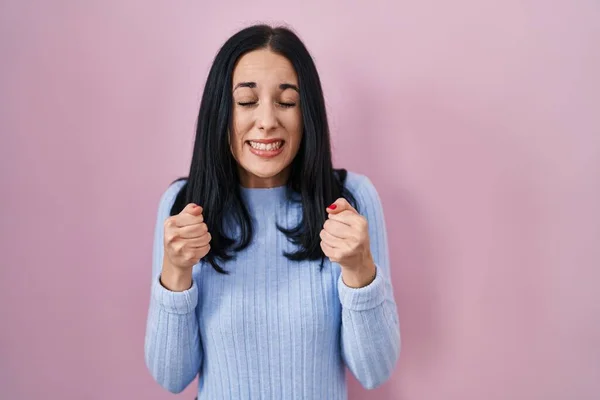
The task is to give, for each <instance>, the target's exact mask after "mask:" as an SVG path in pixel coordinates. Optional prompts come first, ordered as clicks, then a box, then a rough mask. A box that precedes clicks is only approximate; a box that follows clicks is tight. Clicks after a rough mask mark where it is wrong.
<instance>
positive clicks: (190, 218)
mask: <svg viewBox="0 0 600 400" xmlns="http://www.w3.org/2000/svg"><path fill="white" fill-rule="evenodd" d="M210 240H211V236H210V233H209V232H208V227H207V226H206V224H205V223H204V218H203V217H202V207H200V206H198V205H196V204H193V203H190V204H188V205H187V206H185V208H184V209H183V210H181V212H180V213H179V214H177V215H173V216H171V217H169V218H167V219H166V220H165V231H164V247H165V261H168V263H169V266H171V267H173V268H175V269H178V270H180V272H182V271H181V270H191V268H192V267H193V266H194V265H195V264H197V263H198V262H199V261H200V260H201V259H202V258H203V257H204V256H206V255H207V254H208V252H209V250H210ZM186 272H187V271H186ZM190 272H191V271H190Z"/></svg>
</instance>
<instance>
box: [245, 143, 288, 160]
mask: <svg viewBox="0 0 600 400" xmlns="http://www.w3.org/2000/svg"><path fill="white" fill-rule="evenodd" d="M246 144H247V145H248V146H250V151H251V152H252V153H253V154H255V155H257V156H259V157H274V156H276V155H278V154H280V153H281V151H282V149H283V146H284V145H285V140H269V141H254V140H248V141H246Z"/></svg>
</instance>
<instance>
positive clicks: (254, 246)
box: [145, 25, 400, 400]
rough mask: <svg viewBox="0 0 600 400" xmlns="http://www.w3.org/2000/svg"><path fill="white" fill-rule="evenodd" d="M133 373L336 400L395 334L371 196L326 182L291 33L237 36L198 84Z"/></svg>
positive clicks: (322, 143) (328, 165)
mask: <svg viewBox="0 0 600 400" xmlns="http://www.w3.org/2000/svg"><path fill="white" fill-rule="evenodd" d="M154 240H155V242H154V251H153V268H152V276H153V281H152V290H151V302H150V309H149V314H148V323H147V331H146V339H145V354H146V365H147V366H148V368H149V370H150V371H151V373H152V376H153V377H154V379H155V380H156V381H157V382H158V383H159V384H160V385H162V386H163V387H164V388H166V389H167V390H169V391H171V392H174V393H178V392H180V391H182V390H184V389H185V388H186V387H187V386H188V385H189V384H190V382H192V380H193V379H194V378H195V377H196V376H197V375H198V376H199V385H198V398H199V399H285V400H287V399H303V400H304V399H315V400H317V399H318V400H323V399H327V400H335V399H345V398H346V394H347V389H346V379H345V369H344V366H347V367H348V368H349V369H350V371H352V373H353V374H354V376H355V377H356V378H357V379H358V380H359V381H360V382H361V384H362V385H363V386H364V387H365V388H374V387H376V386H378V385H380V384H382V383H383V382H384V381H386V380H387V379H388V378H389V376H390V374H391V373H392V370H393V369H394V366H395V364H396V361H397V359H398V354H399V350H400V331H399V323H398V315H397V310H396V304H395V302H394V298H393V291H392V285H391V280H390V270H389V260H388V245H387V239H386V230H385V224H384V218H383V212H382V209H381V204H380V200H379V197H378V194H377V192H376V190H375V188H374V187H373V185H372V184H371V182H370V181H369V179H368V178H366V177H365V176H361V175H358V174H354V173H347V172H346V171H345V170H334V169H333V166H332V160H331V147H330V138H329V128H328V125H327V117H326V112H325V104H324V99H323V93H322V89H321V84H320V81H319V76H318V74H317V70H316V67H315V65H314V62H313V60H312V59H311V56H310V55H309V53H308V51H307V50H306V48H305V47H304V45H303V44H302V42H301V41H300V39H299V38H298V37H297V36H296V35H295V34H294V33H292V32H291V31H289V30H287V29H285V28H276V29H273V28H271V27H268V26H263V25H260V26H253V27H249V28H246V29H244V30H242V31H240V32H238V33H237V34H235V35H234V36H233V37H231V38H230V39H229V40H228V41H227V42H226V43H225V44H224V46H223V47H222V48H221V49H220V51H219V53H218V54H217V56H216V58H215V60H214V63H213V66H212V68H211V70H210V73H209V76H208V79H207V82H206V86H205V89H204V94H203V97H202V102H201V105H200V112H199V115H198V123H197V131H196V141H195V145H194V152H193V157H192V162H191V167H190V171H189V176H188V177H187V178H185V179H181V180H178V181H176V182H174V183H173V184H171V185H170V186H169V187H168V188H167V190H166V191H165V193H164V194H163V196H162V197H161V200H160V204H159V210H158V219H157V222H156V233H155V239H154Z"/></svg>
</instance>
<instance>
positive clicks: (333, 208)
mask: <svg viewBox="0 0 600 400" xmlns="http://www.w3.org/2000/svg"><path fill="white" fill-rule="evenodd" d="M327 208H329V209H330V210H335V209H336V208H337V205H335V204H332V205H330V206H329V207H327Z"/></svg>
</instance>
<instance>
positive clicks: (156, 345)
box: [144, 181, 202, 393]
mask: <svg viewBox="0 0 600 400" xmlns="http://www.w3.org/2000/svg"><path fill="white" fill-rule="evenodd" d="M183 183H184V182H181V181H178V182H176V183H174V184H172V185H171V186H170V187H169V188H168V189H167V190H166V191H165V193H163V195H162V196H161V199H160V202H159V207H158V215H157V220H156V226H155V232H154V245H153V250H152V283H151V286H150V288H151V289H150V306H149V310H148V317H147V322H146V335H145V343H144V353H145V361H146V366H147V368H148V369H149V370H150V373H151V375H152V377H153V378H154V379H155V380H156V382H158V384H160V385H161V386H162V387H164V388H165V389H167V390H168V391H169V392H172V393H180V392H181V391H183V390H184V389H185V388H186V387H187V386H188V385H189V384H190V383H191V382H192V381H193V380H194V378H195V377H196V375H197V374H198V371H199V369H200V363H201V360H202V346H201V345H200V335H199V330H198V319H197V317H196V306H197V304H198V286H197V282H196V281H195V280H193V281H192V287H191V288H190V289H188V290H185V291H183V292H172V291H170V290H168V289H166V288H165V287H164V286H162V284H161V283H160V273H161V270H162V261H163V254H164V248H163V236H164V231H163V229H164V228H163V226H164V221H165V220H166V219H167V218H168V217H169V215H170V209H171V206H172V205H173V203H174V201H175V197H176V196H177V193H178V192H179V190H180V189H181V187H182V186H183Z"/></svg>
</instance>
